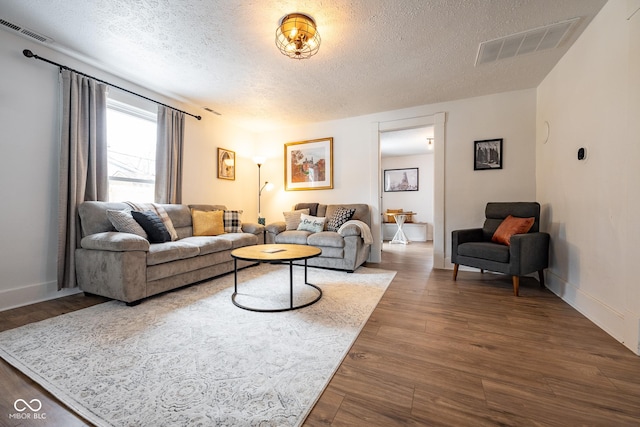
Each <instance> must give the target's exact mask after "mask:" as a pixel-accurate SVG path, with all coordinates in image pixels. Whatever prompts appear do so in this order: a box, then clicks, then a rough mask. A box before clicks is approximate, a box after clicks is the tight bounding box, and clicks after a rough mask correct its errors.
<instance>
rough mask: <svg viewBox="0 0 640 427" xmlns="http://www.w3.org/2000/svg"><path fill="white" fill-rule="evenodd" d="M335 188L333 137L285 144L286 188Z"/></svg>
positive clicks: (288, 189) (289, 189)
mask: <svg viewBox="0 0 640 427" xmlns="http://www.w3.org/2000/svg"><path fill="white" fill-rule="evenodd" d="M330 188H333V138H322V139H312V140H309V141H300V142H288V143H286V144H284V189H285V190H287V191H291V190H327V189H330Z"/></svg>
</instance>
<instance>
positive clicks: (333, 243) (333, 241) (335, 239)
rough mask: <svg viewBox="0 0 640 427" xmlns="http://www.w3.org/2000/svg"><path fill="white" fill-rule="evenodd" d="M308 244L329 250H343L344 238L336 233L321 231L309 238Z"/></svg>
mask: <svg viewBox="0 0 640 427" xmlns="http://www.w3.org/2000/svg"><path fill="white" fill-rule="evenodd" d="M307 244H308V245H311V246H322V247H329V248H343V247H344V238H343V237H342V236H341V235H339V234H338V233H337V232H335V231H321V232H320V233H313V234H311V235H310V236H309V237H308V238H307Z"/></svg>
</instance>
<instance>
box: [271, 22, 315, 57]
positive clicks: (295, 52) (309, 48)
mask: <svg viewBox="0 0 640 427" xmlns="http://www.w3.org/2000/svg"><path fill="white" fill-rule="evenodd" d="M276 46H277V47H278V49H280V52H282V54H283V55H286V56H288V57H289V58H294V59H307V58H310V57H311V56H313V55H315V54H316V53H318V50H319V49H320V34H319V33H318V29H317V28H316V22H315V21H314V20H313V18H311V17H310V16H308V15H305V14H303V13H290V14H288V15H285V16H283V17H282V19H281V20H280V22H279V25H278V29H277V30H276Z"/></svg>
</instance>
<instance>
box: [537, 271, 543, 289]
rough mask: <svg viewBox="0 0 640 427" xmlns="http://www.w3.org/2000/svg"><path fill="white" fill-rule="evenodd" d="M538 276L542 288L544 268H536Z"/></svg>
mask: <svg viewBox="0 0 640 427" xmlns="http://www.w3.org/2000/svg"><path fill="white" fill-rule="evenodd" d="M538 277H539V278H540V287H541V288H544V270H538Z"/></svg>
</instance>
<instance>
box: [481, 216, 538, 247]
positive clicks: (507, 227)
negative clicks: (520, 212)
mask: <svg viewBox="0 0 640 427" xmlns="http://www.w3.org/2000/svg"><path fill="white" fill-rule="evenodd" d="M535 220H536V219H535V218H533V217H531V218H518V217H515V216H511V215H509V216H508V217H506V218H505V219H504V220H503V221H502V222H501V223H500V225H499V226H498V228H497V229H496V231H495V233H493V237H491V241H492V242H495V243H501V244H503V245H507V246H509V245H511V236H513V235H514V234H523V233H528V232H529V230H531V227H532V226H533V223H534V222H535Z"/></svg>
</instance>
